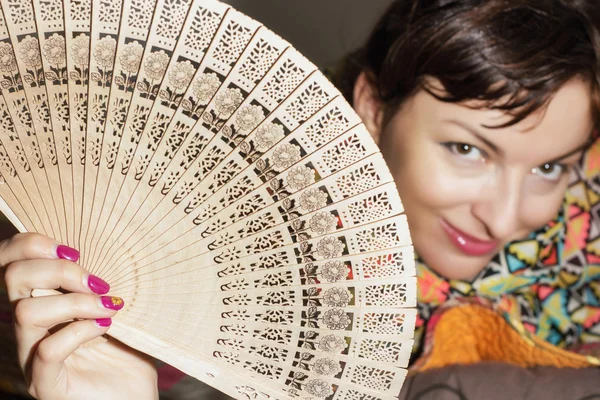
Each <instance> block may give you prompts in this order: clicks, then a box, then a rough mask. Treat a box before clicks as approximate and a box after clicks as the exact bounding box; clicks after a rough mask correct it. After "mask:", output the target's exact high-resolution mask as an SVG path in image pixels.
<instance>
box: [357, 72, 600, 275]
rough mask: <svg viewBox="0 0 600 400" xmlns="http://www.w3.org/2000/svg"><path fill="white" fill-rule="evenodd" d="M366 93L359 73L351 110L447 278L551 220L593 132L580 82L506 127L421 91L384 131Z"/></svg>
mask: <svg viewBox="0 0 600 400" xmlns="http://www.w3.org/2000/svg"><path fill="white" fill-rule="evenodd" d="M361 85H362V87H361ZM371 95H372V91H371V88H370V87H369V86H368V84H366V80H365V79H364V76H362V77H361V79H359V82H358V83H357V87H356V89H355V108H356V109H357V111H358V113H359V115H361V117H362V118H363V120H364V121H365V125H366V126H367V128H368V129H369V131H370V132H371V133H372V134H373V136H374V138H375V139H376V140H377V141H378V143H379V146H380V148H381V151H382V154H383V156H384V158H385V159H386V161H387V163H388V166H389V167H390V170H391V171H392V174H393V175H394V178H395V181H396V184H397V187H398V191H399V193H400V196H401V198H402V201H403V204H404V206H405V210H406V214H407V217H408V222H409V226H410V229H411V236H412V240H413V243H414V245H415V250H416V252H417V253H418V254H419V255H420V256H421V258H422V259H423V260H424V261H425V262H426V263H427V264H428V265H429V266H430V267H431V268H432V269H434V270H435V271H437V272H438V273H439V274H440V275H442V276H445V277H447V278H450V279H463V280H468V279H472V278H473V277H475V276H476V275H477V274H478V273H479V272H480V271H481V270H482V269H483V268H484V267H485V266H486V265H487V263H488V262H489V261H490V260H491V258H492V257H493V256H494V254H496V253H497V252H498V251H499V250H500V249H502V247H503V246H504V245H505V244H507V243H508V242H510V241H513V240H515V239H521V238H523V237H525V236H527V235H528V234H529V233H531V232H532V231H534V230H535V229H537V228H539V227H541V226H543V225H545V224H546V223H547V222H549V221H550V220H551V219H552V218H554V217H555V216H556V213H557V211H558V209H559V207H560V204H561V201H562V199H563V196H564V194H565V190H566V188H567V184H568V179H569V178H568V174H569V172H570V170H571V168H572V166H573V165H574V164H575V163H576V162H577V161H578V160H579V158H580V157H581V154H582V147H583V146H584V145H585V144H586V143H587V141H588V139H589V136H590V133H591V131H592V129H593V123H592V114H591V107H590V103H591V102H590V89H589V85H588V84H586V83H584V82H583V81H581V80H578V79H573V80H572V81H570V82H568V83H567V84H565V86H564V87H562V88H561V89H560V90H559V91H558V92H557V93H556V95H555V96H554V97H553V99H552V100H551V102H550V103H549V105H548V108H547V110H546V112H544V111H540V112H538V113H535V114H532V115H531V116H529V117H528V118H527V119H525V120H523V121H521V122H519V123H518V124H516V125H512V126H509V127H506V128H486V127H484V126H496V125H500V124H502V123H504V122H507V121H508V120H510V117H508V116H506V115H505V114H503V113H501V112H499V111H494V110H488V109H473V108H469V107H466V106H465V105H459V104H453V103H445V102H441V101H439V100H437V99H436V98H435V97H433V96H431V95H430V94H428V93H427V92H425V91H421V92H419V93H417V94H416V95H415V96H413V97H412V98H411V99H410V100H408V101H407V102H405V103H404V104H403V105H402V107H401V108H400V110H399V111H398V112H396V114H395V115H394V116H393V117H392V118H391V120H390V121H389V122H388V123H387V124H386V126H384V127H382V113H381V111H380V110H381V108H378V104H377V102H376V101H375V100H373V97H372V96H371ZM472 105H474V104H472Z"/></svg>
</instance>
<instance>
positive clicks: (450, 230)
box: [441, 219, 498, 256]
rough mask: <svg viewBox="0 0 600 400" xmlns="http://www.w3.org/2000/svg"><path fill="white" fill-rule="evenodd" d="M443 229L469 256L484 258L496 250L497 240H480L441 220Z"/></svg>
mask: <svg viewBox="0 0 600 400" xmlns="http://www.w3.org/2000/svg"><path fill="white" fill-rule="evenodd" d="M441 224H442V228H444V231H445V232H446V234H447V235H448V237H449V238H450V241H451V242H452V243H454V245H455V246H456V247H457V248H458V249H459V250H460V251H462V252H463V253H464V254H466V255H468V256H483V255H485V254H489V253H491V252H492V251H494V250H496V248H497V247H498V241H497V240H480V239H477V238H474V237H473V236H470V235H468V234H466V233H464V232H462V231H461V230H459V229H457V228H455V227H453V226H452V225H450V224H449V223H448V222H447V221H446V220H444V219H442V220H441Z"/></svg>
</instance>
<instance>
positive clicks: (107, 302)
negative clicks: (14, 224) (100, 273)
mask: <svg viewBox="0 0 600 400" xmlns="http://www.w3.org/2000/svg"><path fill="white" fill-rule="evenodd" d="M78 258H79V253H78V252H77V251H76V250H74V249H71V248H68V247H66V246H60V245H57V244H56V242H54V241H53V240H52V239H50V238H48V237H46V236H43V235H39V234H34V233H26V234H17V235H15V236H14V237H12V238H11V239H8V240H5V241H3V242H0V267H6V268H7V270H6V275H5V280H6V287H7V291H8V297H9V299H10V301H11V303H12V305H13V307H14V314H15V332H16V338H17V347H18V355H19V362H20V364H21V368H22V370H23V372H24V374H25V377H26V380H27V383H28V385H29V393H30V394H31V395H32V396H34V397H35V398H37V399H41V400H54V399H56V400H69V399H77V400H79V399H86V400H93V399H103V400H104V399H111V400H112V399H126V400H133V399H136V400H137V399H140V400H146V399H157V398H158V391H157V385H156V369H155V368H154V364H153V362H152V361H151V359H150V358H149V357H147V356H145V355H143V354H142V353H139V352H136V351H134V350H132V349H131V348H129V347H127V346H125V345H123V344H122V343H120V342H118V341H116V340H114V339H112V338H110V339H108V340H104V339H103V338H100V337H101V336H102V335H103V334H105V333H106V332H107V331H108V330H109V327H110V323H111V318H112V317H113V316H114V315H115V314H116V313H117V312H118V310H119V309H121V308H122V307H123V302H122V300H121V299H119V298H115V297H109V296H103V295H105V294H106V293H108V291H109V286H108V284H107V283H106V282H104V281H102V280H101V279H99V278H97V277H94V276H91V275H89V274H87V272H86V271H85V270H84V269H83V268H82V267H80V266H79V265H78V264H76V263H75V262H76V261H77V260H78ZM58 288H62V289H64V290H66V291H68V292H69V293H68V294H60V295H56V296H47V297H36V298H33V297H31V292H32V290H33V289H46V290H49V289H58ZM73 320H74V322H72V321H73ZM94 339H96V340H94ZM90 341H93V342H91V343H90Z"/></svg>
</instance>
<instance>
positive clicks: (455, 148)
mask: <svg viewBox="0 0 600 400" xmlns="http://www.w3.org/2000/svg"><path fill="white" fill-rule="evenodd" d="M444 146H446V148H447V149H448V150H450V151H451V152H452V154H454V155H456V156H458V157H460V158H463V159H466V160H470V161H483V160H485V156H484V154H483V151H481V150H479V149H478V148H477V147H475V146H473V145H470V144H466V143H445V144H444Z"/></svg>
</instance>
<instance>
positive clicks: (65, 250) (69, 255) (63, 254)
mask: <svg viewBox="0 0 600 400" xmlns="http://www.w3.org/2000/svg"><path fill="white" fill-rule="evenodd" d="M56 255H57V256H58V258H62V259H63V260H69V261H73V262H76V261H77V260H79V252H78V251H77V250H75V249H72V248H71V247H69V246H64V245H62V244H61V245H60V246H58V247H57V248H56Z"/></svg>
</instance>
